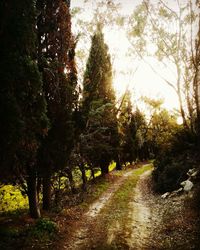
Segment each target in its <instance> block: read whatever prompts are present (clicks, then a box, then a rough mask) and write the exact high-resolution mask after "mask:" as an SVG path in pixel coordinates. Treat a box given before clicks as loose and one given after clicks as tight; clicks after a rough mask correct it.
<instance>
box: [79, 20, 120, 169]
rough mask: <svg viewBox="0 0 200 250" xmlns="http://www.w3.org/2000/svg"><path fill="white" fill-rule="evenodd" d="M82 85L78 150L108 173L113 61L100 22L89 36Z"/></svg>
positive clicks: (113, 139) (113, 129) (113, 121)
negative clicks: (79, 146)
mask: <svg viewBox="0 0 200 250" xmlns="http://www.w3.org/2000/svg"><path fill="white" fill-rule="evenodd" d="M83 87H84V88H83V100H82V115H83V120H84V122H85V129H84V131H83V133H82V134H81V149H80V150H81V154H82V156H83V158H84V159H86V161H87V162H88V163H89V164H92V165H93V166H94V167H98V166H99V167H101V170H102V171H103V172H105V173H107V172H108V165H109V163H110V162H111V161H112V160H114V159H116V155H117V147H118V128H117V118H116V108H115V96H114V91H113V87H112V65H111V61H110V56H109V54H108V47H107V45H106V44H105V42H104V37H103V33H102V30H101V26H100V25H97V31H96V33H95V34H94V36H93V37H92V45H91V50H90V55H89V58H88V62H87V66H86V71H85V75H84V82H83Z"/></svg>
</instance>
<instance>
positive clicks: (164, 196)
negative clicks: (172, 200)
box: [161, 192, 170, 199]
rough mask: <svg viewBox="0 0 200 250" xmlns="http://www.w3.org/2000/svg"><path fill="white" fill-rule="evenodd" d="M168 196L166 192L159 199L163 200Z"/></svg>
mask: <svg viewBox="0 0 200 250" xmlns="http://www.w3.org/2000/svg"><path fill="white" fill-rule="evenodd" d="M169 195H170V192H167V193H164V194H163V195H161V197H162V198H163V199H165V198H167V196H169Z"/></svg>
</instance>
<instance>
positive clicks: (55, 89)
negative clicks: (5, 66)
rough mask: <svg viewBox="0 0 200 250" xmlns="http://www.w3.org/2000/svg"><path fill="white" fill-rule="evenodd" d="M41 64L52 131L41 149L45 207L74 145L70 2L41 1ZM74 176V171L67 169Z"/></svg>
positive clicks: (74, 69)
mask: <svg viewBox="0 0 200 250" xmlns="http://www.w3.org/2000/svg"><path fill="white" fill-rule="evenodd" d="M37 9H38V12H39V13H40V14H39V16H38V23H37V29H38V41H39V46H38V62H39V67H40V70H41V72H42V74H43V79H44V91H45V96H46V100H47V104H48V117H49V119H50V122H51V128H50V130H49V133H48V136H47V137H46V138H45V139H44V140H43V143H42V146H41V149H40V161H39V162H40V169H41V170H42V171H41V175H42V178H43V208H44V209H49V208H50V204H51V177H52V174H53V173H54V172H56V171H58V170H63V169H64V168H65V167H67V163H68V158H69V155H70V153H71V151H72V149H73V144H74V121H73V112H74V111H75V108H76V102H77V93H76V85H77V72H76V64H75V59H74V57H75V47H76V42H77V41H76V39H75V38H74V37H73V35H72V32H71V16H70V8H69V3H68V2H66V1H63V0H58V1H48V0H38V1H37ZM66 171H67V173H68V175H69V176H70V177H71V176H72V175H71V170H70V168H66Z"/></svg>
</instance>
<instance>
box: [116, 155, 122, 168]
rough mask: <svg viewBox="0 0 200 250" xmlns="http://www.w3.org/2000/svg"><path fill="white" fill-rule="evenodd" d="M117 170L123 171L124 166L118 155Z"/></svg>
mask: <svg viewBox="0 0 200 250" xmlns="http://www.w3.org/2000/svg"><path fill="white" fill-rule="evenodd" d="M116 170H122V165H121V163H120V160H119V155H117V159H116Z"/></svg>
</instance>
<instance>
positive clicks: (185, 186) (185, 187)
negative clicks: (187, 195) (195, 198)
mask: <svg viewBox="0 0 200 250" xmlns="http://www.w3.org/2000/svg"><path fill="white" fill-rule="evenodd" d="M181 186H183V190H184V191H186V192H189V191H190V190H191V189H192V187H193V186H194V184H193V183H192V182H191V181H190V180H186V181H183V182H181Z"/></svg>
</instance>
